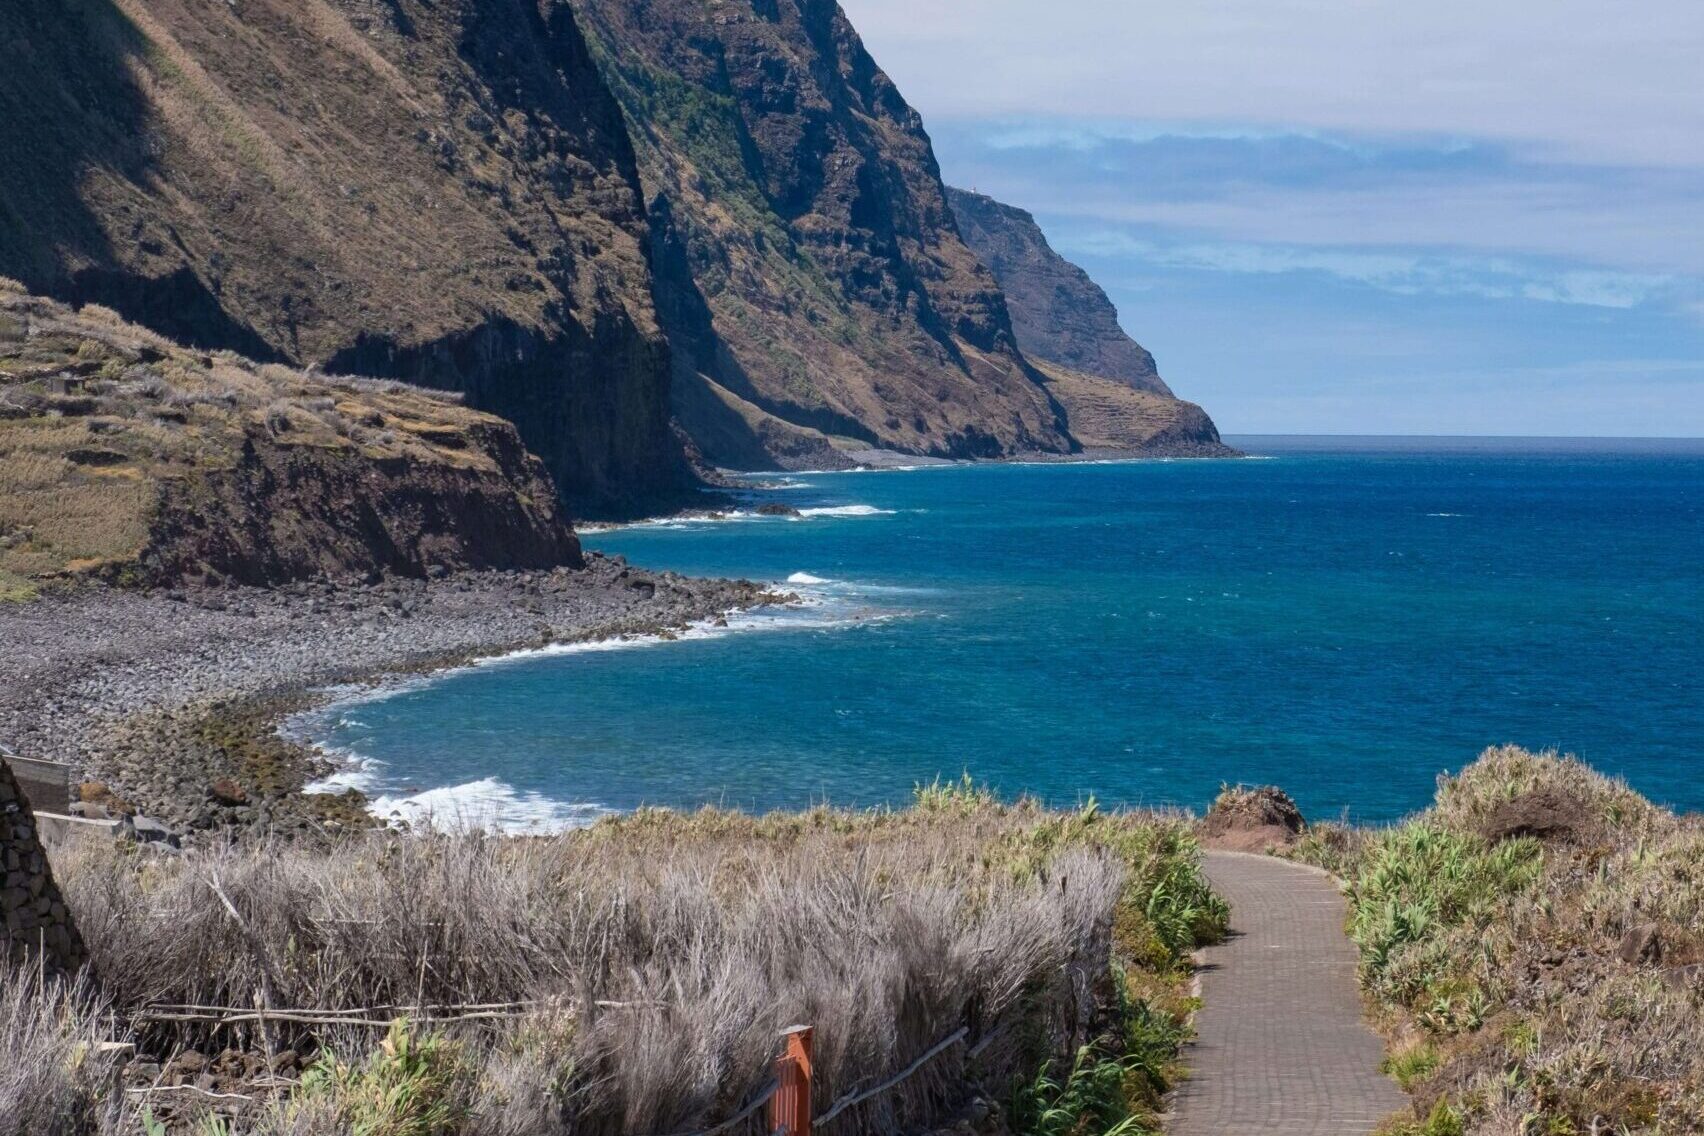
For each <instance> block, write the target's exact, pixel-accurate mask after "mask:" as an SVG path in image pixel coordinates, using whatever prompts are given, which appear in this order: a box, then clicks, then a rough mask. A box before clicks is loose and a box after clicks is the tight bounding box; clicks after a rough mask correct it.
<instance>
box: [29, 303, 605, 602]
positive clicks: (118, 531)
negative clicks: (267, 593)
mask: <svg viewBox="0 0 1704 1136" xmlns="http://www.w3.org/2000/svg"><path fill="white" fill-rule="evenodd" d="M579 561H580V549H579V543H578V541H577V540H576V539H575V537H574V534H573V532H572V531H571V530H570V529H569V527H568V525H567V522H566V521H565V520H564V518H563V517H562V515H561V512H560V508H559V505H558V503H557V498H556V491H555V488H554V487H553V485H552V484H551V481H550V478H549V475H548V474H547V473H546V471H545V469H544V467H543V466H542V465H541V464H540V462H539V460H538V459H537V458H535V457H533V456H531V455H530V454H528V453H527V451H526V449H525V448H524V447H523V446H522V444H521V440H520V438H519V436H518V435H517V434H516V432H515V430H514V428H513V427H512V426H510V425H509V424H508V423H507V422H504V421H503V420H501V419H499V418H496V417H493V416H492V415H489V414H483V413H479V412H477V411H473V410H469V409H466V408H465V407H463V406H461V405H459V404H458V401H457V399H456V398H455V396H451V395H446V394H440V393H436V392H431V391H424V390H418V389H414V388H410V387H406V386H403V385H401V384H398V383H394V382H383V381H373V380H358V379H341V378H332V377H329V376H325V375H317V374H305V373H303V372H301V371H297V370H295V369H292V368H289V367H286V366H282V365H279V364H257V363H253V362H251V361H249V360H247V359H244V358H242V357H240V356H238V355H235V354H233V353H230V352H218V353H215V354H207V353H204V352H202V351H200V350H190V349H186V348H183V347H180V346H176V345H174V344H172V343H170V342H168V341H166V340H165V339H163V338H161V337H160V336H158V335H155V334H154V333H152V332H149V331H146V330H144V329H142V328H140V327H136V326H134V325H131V324H128V323H125V322H124V321H123V320H121V319H119V318H118V317H117V316H116V315H115V314H114V313H112V312H110V311H108V310H105V309H101V308H96V307H89V308H85V309H84V310H83V311H82V312H79V313H73V312H72V311H70V310H69V309H68V308H66V307H64V306H62V305H60V304H57V303H54V302H52V301H48V300H44V299H40V298H36V297H31V296H28V295H25V294H23V293H21V292H18V291H15V290H11V286H10V285H9V284H7V283H5V282H0V596H3V595H11V596H14V597H15V596H23V595H28V594H29V593H30V591H32V590H33V589H34V588H35V587H36V586H38V585H39V584H40V583H42V582H44V581H52V580H67V579H76V578H79V577H95V578H102V579H109V580H115V581H120V582H131V583H147V584H169V583H176V582H180V581H184V580H192V579H202V578H215V577H217V578H226V579H230V580H234V581H237V582H241V583H248V584H273V583H280V582H283V581H286V580H292V579H302V578H309V577H317V576H320V575H329V576H332V577H349V576H360V577H365V576H371V575H373V574H374V573H377V572H392V573H397V574H401V575H410V576H424V575H426V574H428V573H429V572H431V571H433V570H435V569H451V570H453V569H462V568H539V567H549V566H555V565H564V564H577V563H579Z"/></svg>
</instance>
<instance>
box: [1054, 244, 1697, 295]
mask: <svg viewBox="0 0 1704 1136" xmlns="http://www.w3.org/2000/svg"><path fill="white" fill-rule="evenodd" d="M1053 244H1054V245H1055V246H1057V247H1058V248H1059V250H1060V251H1061V252H1063V253H1064V254H1065V255H1067V256H1073V255H1076V256H1092V257H1130V258H1133V259H1135V260H1136V261H1138V262H1140V263H1142V264H1145V265H1149V266H1155V267H1162V268H1184V269H1196V270H1205V271H1210V272H1233V273H1242V274H1259V275H1276V274H1280V273H1288V272H1318V273H1324V274H1325V275H1328V276H1334V277H1337V278H1338V279H1341V280H1350V281H1354V282H1355V283H1359V284H1367V285H1370V286H1372V287H1375V288H1379V289H1382V290H1384V291H1387V292H1396V293H1399V294H1402V295H1420V294H1427V295H1436V296H1479V297H1482V298H1485V299H1494V300H1507V299H1526V300H1539V301H1544V302H1547V303H1557V304H1580V305H1584V306H1589V307H1601V308H1632V307H1635V306H1637V305H1638V304H1641V303H1645V302H1647V301H1649V300H1652V299H1654V298H1657V297H1660V296H1663V295H1665V294H1667V293H1669V292H1670V291H1671V290H1672V289H1673V287H1674V286H1675V284H1676V281H1675V279H1674V277H1672V276H1668V275H1661V274H1648V273H1630V272H1611V271H1605V270H1594V269H1579V268H1569V267H1553V266H1547V265H1541V264H1533V263H1529V262H1521V261H1515V260H1509V259H1505V258H1496V257H1490V258H1488V257H1475V256H1450V255H1439V254H1433V253H1413V252H1373V251H1364V250H1356V249H1326V248H1300V247H1288V246H1279V245H1259V244H1224V243H1181V244H1180V243H1173V242H1167V241H1153V240H1148V239H1145V238H1142V237H1138V236H1133V235H1131V234H1129V233H1125V232H1121V231H1118V230H1116V229H1089V230H1085V231H1082V232H1076V231H1071V232H1066V233H1062V234H1060V235H1058V236H1057V237H1055V239H1054V240H1053Z"/></svg>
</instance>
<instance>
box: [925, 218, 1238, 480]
mask: <svg viewBox="0 0 1704 1136" xmlns="http://www.w3.org/2000/svg"><path fill="white" fill-rule="evenodd" d="M947 197H948V201H949V202H950V203H951V205H952V209H953V214H954V216H955V218H956V219H957V221H958V227H959V231H960V232H961V233H962V234H963V235H964V239H965V242H966V243H967V244H969V246H970V247H971V249H973V250H974V251H975V252H976V255H977V256H978V257H980V258H981V259H982V263H983V264H985V265H987V266H988V269H989V271H991V272H992V273H993V274H994V279H995V280H996V282H998V284H999V285H1000V289H1001V291H1003V292H1004V293H1005V294H1006V303H1007V307H1008V309H1009V310H1010V312H1011V315H1012V330H1013V333H1014V335H1015V336H1016V338H1017V343H1018V347H1019V348H1020V349H1021V350H1022V351H1023V352H1024V354H1025V355H1026V356H1028V358H1029V359H1030V361H1031V362H1032V363H1034V364H1035V365H1036V366H1037V367H1038V368H1039V369H1040V370H1041V371H1042V373H1043V374H1044V375H1045V376H1046V378H1047V386H1048V390H1049V392H1050V393H1051V394H1052V395H1053V397H1054V398H1055V400H1057V401H1058V402H1059V404H1060V405H1061V406H1063V407H1064V409H1065V415H1066V424H1067V427H1068V428H1069V430H1070V431H1071V434H1072V436H1073V437H1075V438H1076V439H1077V440H1078V441H1079V442H1081V443H1082V444H1083V445H1084V446H1085V447H1087V448H1089V449H1109V450H1129V449H1137V450H1145V451H1149V452H1157V453H1175V454H1193V453H1200V454H1216V453H1228V452H1229V450H1228V449H1227V448H1226V447H1225V446H1223V445H1222V444H1221V442H1220V441H1219V431H1218V429H1217V428H1216V427H1215V426H1214V425H1213V421H1212V419H1211V418H1209V417H1208V416H1207V413H1206V412H1205V411H1203V410H1202V409H1201V408H1200V407H1199V406H1196V405H1195V404H1194V403H1191V402H1184V401H1183V400H1181V399H1179V398H1177V397H1176V396H1174V395H1173V394H1172V392H1171V388H1169V387H1168V386H1166V383H1165V380H1164V379H1162V378H1160V373H1159V370H1158V368H1157V367H1156V366H1155V365H1154V357H1153V356H1152V355H1151V354H1149V353H1148V350H1147V349H1146V348H1144V347H1143V346H1142V345H1141V344H1139V343H1137V342H1136V341H1135V340H1134V339H1131V338H1130V336H1129V335H1128V334H1126V333H1125V331H1124V329H1123V328H1122V327H1121V326H1119V322H1118V310H1117V309H1116V308H1114V307H1113V304H1112V301H1111V300H1110V299H1108V298H1107V294H1106V292H1104V291H1103V290H1102V289H1101V287H1100V285H1098V284H1096V283H1095V282H1094V280H1092V279H1091V278H1090V277H1089V274H1088V273H1087V272H1084V271H1083V270H1082V269H1081V268H1080V267H1078V266H1077V265H1075V264H1072V263H1071V262H1070V261H1068V260H1066V259H1065V258H1064V257H1062V256H1060V255H1059V254H1058V253H1057V252H1055V251H1054V249H1053V247H1052V245H1050V244H1049V243H1048V241H1047V237H1046V235H1045V234H1044V233H1043V232H1042V231H1041V227H1040V226H1039V225H1037V224H1036V221H1035V218H1034V217H1033V216H1031V215H1030V214H1029V213H1027V212H1025V211H1024V210H1022V209H1018V208H1016V207H1015V206H1011V205H1006V204H1003V203H1002V202H999V201H996V200H994V199H993V198H992V197H988V196H986V195H984V194H980V193H971V192H967V191H966V190H962V189H952V188H949V189H948V190H947Z"/></svg>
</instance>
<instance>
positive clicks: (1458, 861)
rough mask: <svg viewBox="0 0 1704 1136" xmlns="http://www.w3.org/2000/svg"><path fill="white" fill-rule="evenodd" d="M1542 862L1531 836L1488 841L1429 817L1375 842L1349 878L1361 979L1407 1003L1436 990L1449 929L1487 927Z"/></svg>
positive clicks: (1448, 954)
mask: <svg viewBox="0 0 1704 1136" xmlns="http://www.w3.org/2000/svg"><path fill="white" fill-rule="evenodd" d="M1542 861H1543V853H1542V851H1541V850H1540V848H1539V846H1538V844H1537V842H1536V841H1533V840H1531V839H1519V840H1510V841H1507V842H1504V843H1501V844H1497V845H1495V846H1487V845H1486V843H1485V842H1484V841H1483V840H1482V839H1481V838H1479V837H1477V836H1473V835H1464V834H1461V833H1458V832H1453V831H1451V830H1449V829H1445V828H1441V827H1438V826H1437V825H1434V824H1431V823H1426V822H1417V823H1415V824H1410V825H1405V826H1403V827H1401V828H1397V829H1393V830H1392V831H1390V832H1388V833H1385V834H1383V835H1381V836H1380V837H1378V838H1377V839H1375V840H1374V841H1373V842H1372V844H1371V846H1370V847H1369V848H1368V849H1367V850H1366V852H1365V853H1364V855H1363V859H1362V863H1361V866H1360V869H1359V871H1358V872H1356V874H1355V875H1354V877H1353V878H1352V879H1351V880H1350V882H1349V899H1350V910H1351V916H1350V920H1349V937H1350V938H1351V939H1353V940H1354V942H1355V945H1356V946H1357V947H1359V948H1360V950H1361V981H1362V984H1363V985H1364V986H1366V987H1367V988H1368V989H1369V990H1370V991H1372V992H1373V993H1374V995H1375V996H1377V997H1379V998H1381V999H1383V1000H1387V1001H1395V1002H1400V1003H1402V1004H1404V1005H1413V1004H1414V1002H1415V1000H1416V999H1418V998H1420V997H1422V996H1423V995H1426V994H1428V993H1432V992H1435V989H1436V984H1437V982H1438V980H1439V978H1440V977H1441V976H1442V975H1443V974H1444V973H1446V972H1448V971H1449V970H1450V968H1451V963H1452V962H1453V961H1455V960H1456V956H1455V955H1454V952H1453V951H1452V950H1451V949H1450V948H1451V947H1452V946H1453V944H1451V943H1450V942H1449V933H1450V932H1455V931H1458V930H1461V929H1466V930H1468V931H1469V932H1482V931H1484V930H1485V929H1486V928H1487V927H1488V926H1489V925H1490V923H1491V922H1492V920H1494V919H1495V918H1497V916H1498V914H1499V913H1500V911H1501V909H1502V906H1503V904H1505V903H1506V902H1507V901H1508V900H1509V899H1510V898H1511V897H1514V896H1517V895H1520V894H1522V893H1523V892H1525V891H1526V890H1527V889H1528V888H1530V887H1531V885H1532V884H1533V882H1534V881H1535V880H1537V878H1538V874H1539V870H1540V867H1541V865H1542Z"/></svg>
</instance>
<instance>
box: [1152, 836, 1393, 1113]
mask: <svg viewBox="0 0 1704 1136" xmlns="http://www.w3.org/2000/svg"><path fill="white" fill-rule="evenodd" d="M1207 875H1208V878H1209V879H1211V880H1212V881H1213V886H1214V887H1215V888H1216V889H1218V891H1219V893H1220V894H1221V895H1223V896H1224V897H1225V898H1226V899H1227V900H1229V901H1230V904H1231V935H1230V938H1229V939H1227V940H1226V941H1225V942H1224V943H1222V944H1220V945H1219V946H1216V947H1210V948H1208V949H1207V950H1206V952H1205V962H1206V968H1205V969H1204V970H1203V972H1202V975H1201V982H1202V997H1203V998H1204V1000H1205V1005H1204V1006H1203V1007H1202V1009H1201V1012H1200V1014H1198V1015H1197V1016H1196V1034H1197V1037H1196V1040H1195V1042H1194V1044H1193V1045H1191V1046H1190V1047H1189V1048H1188V1049H1187V1050H1185V1052H1184V1060H1185V1062H1186V1063H1187V1064H1188V1065H1189V1067H1190V1073H1189V1078H1188V1079H1187V1080H1185V1081H1184V1082H1183V1083H1182V1085H1181V1086H1180V1087H1179V1089H1178V1093H1177V1097H1176V1100H1175V1105H1174V1109H1175V1116H1174V1119H1173V1121H1172V1123H1171V1124H1170V1125H1169V1126H1168V1127H1167V1132H1169V1133H1171V1134H1173V1136H1365V1134H1366V1133H1368V1132H1369V1131H1371V1130H1372V1128H1373V1126H1374V1125H1375V1124H1377V1123H1378V1122H1379V1121H1380V1120H1382V1119H1383V1118H1385V1117H1386V1116H1388V1115H1390V1114H1391V1113H1392V1112H1395V1111H1397V1110H1398V1109H1401V1108H1405V1107H1406V1106H1407V1103H1408V1099H1407V1097H1406V1096H1404V1094H1403V1093H1402V1091H1401V1090H1400V1089H1399V1088H1397V1086H1396V1083H1395V1082H1394V1081H1392V1080H1390V1079H1389V1078H1388V1077H1385V1076H1384V1075H1383V1074H1381V1073H1380V1072H1379V1070H1378V1066H1379V1060H1380V1058H1381V1057H1382V1056H1383V1047H1382V1045H1381V1044H1380V1042H1379V1039H1378V1037H1377V1036H1375V1035H1374V1034H1373V1032H1372V1031H1371V1030H1370V1029H1368V1028H1367V1027H1366V1025H1364V1024H1363V1023H1362V1020H1361V1000H1360V995H1359V993H1358V991H1357V988H1356V984H1355V948H1354V947H1353V946H1352V945H1351V944H1350V943H1349V940H1348V938H1347V937H1346V936H1345V935H1344V933H1343V919H1344V915H1345V909H1344V901H1343V897H1342V896H1341V895H1339V894H1338V891H1337V887H1336V885H1335V884H1333V883H1332V882H1331V880H1330V879H1329V878H1327V877H1326V875H1325V874H1324V873H1323V872H1317V871H1315V870H1314V869H1312V868H1307V867H1304V866H1302V865H1299V864H1292V863H1289V862H1287V861H1284V860H1275V859H1272V858H1270V857H1267V856H1247V855H1243V854H1241V853H1237V852H1209V853H1207Z"/></svg>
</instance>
